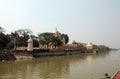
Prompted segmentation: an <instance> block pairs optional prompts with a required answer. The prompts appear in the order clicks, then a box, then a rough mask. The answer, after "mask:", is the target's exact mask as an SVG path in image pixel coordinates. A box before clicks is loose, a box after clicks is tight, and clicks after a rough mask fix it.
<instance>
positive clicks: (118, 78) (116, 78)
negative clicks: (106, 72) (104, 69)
mask: <svg viewBox="0 0 120 79" xmlns="http://www.w3.org/2000/svg"><path fill="white" fill-rule="evenodd" d="M111 79H120V71H117V72H116V73H115V74H114V75H113V77H112V78H111Z"/></svg>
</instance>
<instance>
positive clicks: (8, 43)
mask: <svg viewBox="0 0 120 79" xmlns="http://www.w3.org/2000/svg"><path fill="white" fill-rule="evenodd" d="M29 38H32V39H33V47H39V46H47V47H49V46H54V47H58V46H62V45H64V44H67V43H68V42H69V37H68V35H67V34H64V33H63V34H59V36H56V35H55V33H51V32H44V33H40V34H38V35H37V36H35V35H33V34H32V31H31V30H29V29H18V30H16V31H15V32H11V33H10V34H5V30H4V29H3V28H2V27H0V50H4V49H14V48H15V46H16V47H26V46H27V40H28V39H29Z"/></svg>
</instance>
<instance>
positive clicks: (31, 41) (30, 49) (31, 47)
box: [27, 38, 33, 51]
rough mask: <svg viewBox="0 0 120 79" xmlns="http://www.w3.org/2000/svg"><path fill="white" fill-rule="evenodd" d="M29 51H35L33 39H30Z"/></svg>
mask: <svg viewBox="0 0 120 79" xmlns="http://www.w3.org/2000/svg"><path fill="white" fill-rule="evenodd" d="M27 51H33V40H32V39H31V38H30V39H28V47H27Z"/></svg>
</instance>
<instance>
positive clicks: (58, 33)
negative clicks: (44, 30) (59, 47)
mask: <svg viewBox="0 0 120 79" xmlns="http://www.w3.org/2000/svg"><path fill="white" fill-rule="evenodd" d="M60 35H61V33H60V32H59V31H58V30H57V28H55V36H56V37H60Z"/></svg>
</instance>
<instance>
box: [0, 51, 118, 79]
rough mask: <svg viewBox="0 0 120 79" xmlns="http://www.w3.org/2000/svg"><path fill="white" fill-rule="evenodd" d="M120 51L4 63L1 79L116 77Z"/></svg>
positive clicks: (90, 78)
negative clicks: (107, 75) (114, 75)
mask: <svg viewBox="0 0 120 79" xmlns="http://www.w3.org/2000/svg"><path fill="white" fill-rule="evenodd" d="M119 59H120V53H119V51H112V52H106V53H101V54H80V55H71V56H59V57H45V58H37V59H31V60H17V61H7V62H0V79H100V78H102V77H103V76H104V73H106V72H108V73H109V74H110V75H113V74H114V73H115V71H116V70H117V69H120V68H119V66H118V65H120V64H119V63H120V62H119Z"/></svg>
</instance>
